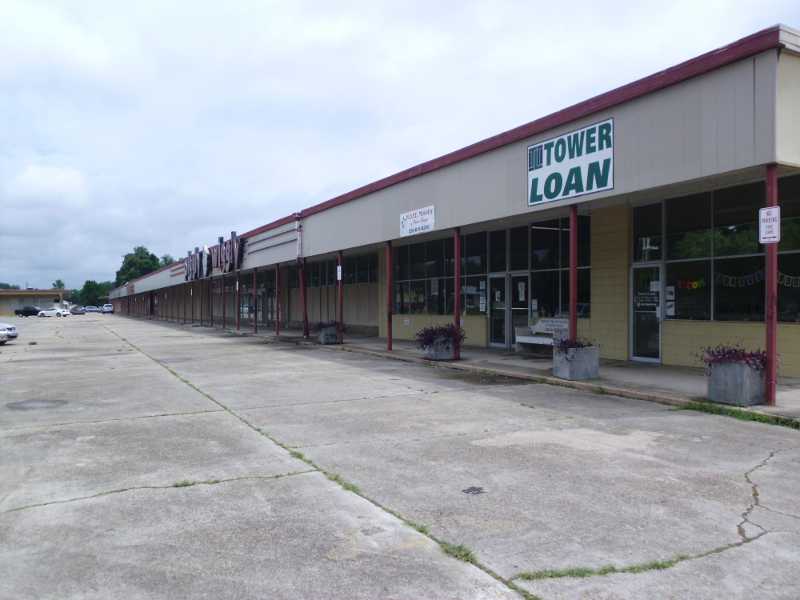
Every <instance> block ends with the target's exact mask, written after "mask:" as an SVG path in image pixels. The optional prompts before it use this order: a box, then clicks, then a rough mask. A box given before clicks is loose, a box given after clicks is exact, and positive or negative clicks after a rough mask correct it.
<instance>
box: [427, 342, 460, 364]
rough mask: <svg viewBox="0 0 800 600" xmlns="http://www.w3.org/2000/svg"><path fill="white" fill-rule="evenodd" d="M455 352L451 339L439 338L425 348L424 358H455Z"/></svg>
mask: <svg viewBox="0 0 800 600" xmlns="http://www.w3.org/2000/svg"><path fill="white" fill-rule="evenodd" d="M455 357H456V354H455V349H454V348H453V342H452V340H449V339H445V338H440V339H437V340H436V341H434V342H433V345H432V346H428V347H427V348H425V358H427V359H428V360H455Z"/></svg>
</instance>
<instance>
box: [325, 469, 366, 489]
mask: <svg viewBox="0 0 800 600" xmlns="http://www.w3.org/2000/svg"><path fill="white" fill-rule="evenodd" d="M326 477H327V478H328V479H330V480H331V481H333V482H334V483H338V484H339V485H340V486H342V487H343V488H344V489H346V490H347V491H348V492H353V493H354V494H361V490H359V489H358V486H357V485H356V484H354V483H350V482H349V481H347V480H345V479H342V476H341V475H339V474H338V473H327V474H326Z"/></svg>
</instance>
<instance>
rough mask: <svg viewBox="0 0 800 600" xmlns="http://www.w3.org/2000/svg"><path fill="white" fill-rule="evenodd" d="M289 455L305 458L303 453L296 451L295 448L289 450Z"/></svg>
mask: <svg viewBox="0 0 800 600" xmlns="http://www.w3.org/2000/svg"><path fill="white" fill-rule="evenodd" d="M289 456H291V457H292V458H296V459H298V460H306V456H305V454H303V453H302V452H298V451H297V450H289Z"/></svg>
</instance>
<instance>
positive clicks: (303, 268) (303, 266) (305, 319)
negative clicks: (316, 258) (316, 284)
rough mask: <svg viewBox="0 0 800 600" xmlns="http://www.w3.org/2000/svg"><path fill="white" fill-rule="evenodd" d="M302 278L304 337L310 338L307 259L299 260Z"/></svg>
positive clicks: (301, 299)
mask: <svg viewBox="0 0 800 600" xmlns="http://www.w3.org/2000/svg"><path fill="white" fill-rule="evenodd" d="M297 266H298V270H299V273H298V276H299V277H298V278H299V279H300V282H299V283H300V303H301V304H302V305H303V337H304V338H306V339H308V296H307V294H306V259H305V258H300V259H298V260H297Z"/></svg>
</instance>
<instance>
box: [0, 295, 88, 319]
mask: <svg viewBox="0 0 800 600" xmlns="http://www.w3.org/2000/svg"><path fill="white" fill-rule="evenodd" d="M71 293H72V290H56V289H53V290H31V289H28V290H0V315H13V314H14V310H15V309H17V308H22V307H23V306H30V305H33V306H38V307H40V308H50V307H51V306H53V305H54V304H59V305H60V304H61V303H62V302H63V301H64V296H69V295H70V294H71Z"/></svg>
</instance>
